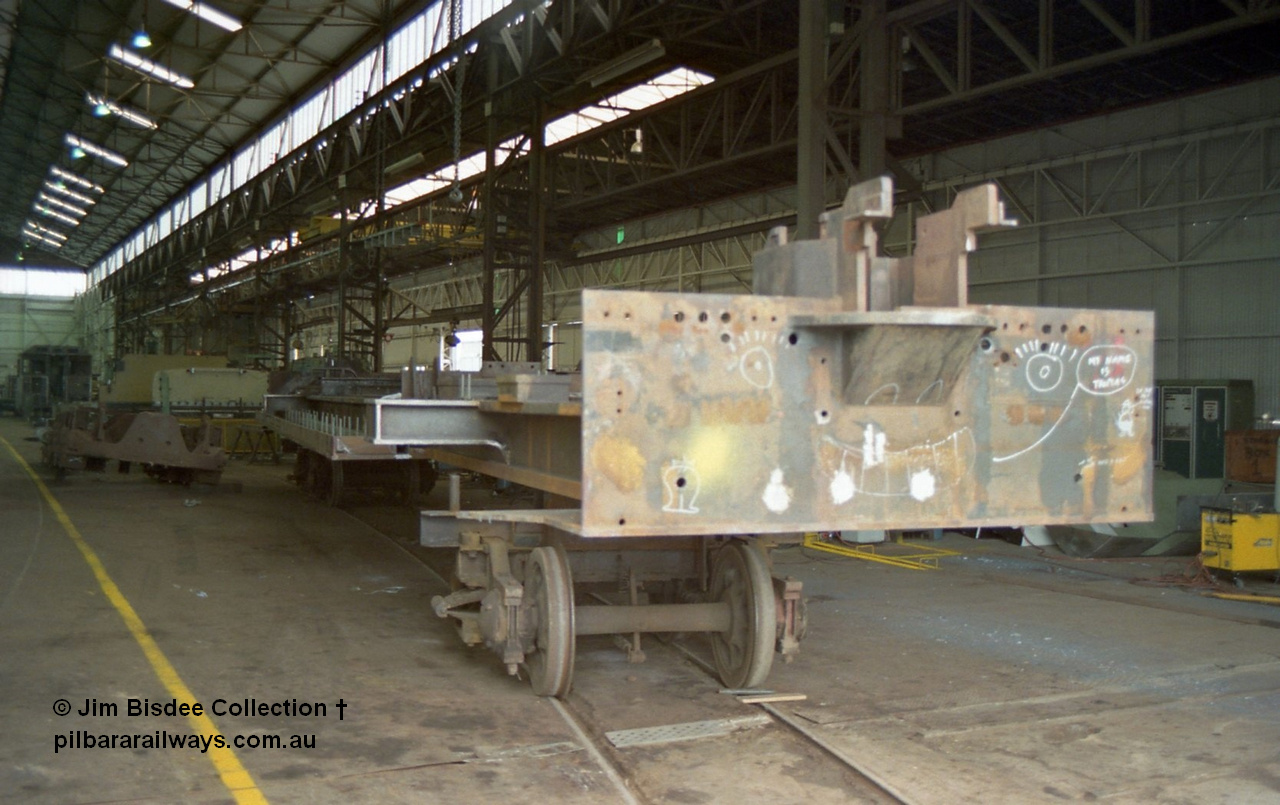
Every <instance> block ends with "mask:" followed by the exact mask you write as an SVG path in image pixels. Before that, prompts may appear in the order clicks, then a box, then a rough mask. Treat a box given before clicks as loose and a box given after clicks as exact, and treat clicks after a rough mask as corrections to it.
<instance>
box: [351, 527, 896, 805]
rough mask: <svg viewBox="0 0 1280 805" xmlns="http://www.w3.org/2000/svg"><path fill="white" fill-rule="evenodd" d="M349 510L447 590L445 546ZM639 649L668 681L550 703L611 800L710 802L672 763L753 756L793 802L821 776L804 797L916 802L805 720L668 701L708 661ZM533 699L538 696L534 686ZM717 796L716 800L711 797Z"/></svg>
mask: <svg viewBox="0 0 1280 805" xmlns="http://www.w3.org/2000/svg"><path fill="white" fill-rule="evenodd" d="M348 513H349V514H351V516H353V517H356V518H357V519H359V520H360V521H361V522H362V523H363V524H364V525H366V526H369V527H371V528H373V529H374V530H375V531H376V532H377V533H378V534H380V535H381V536H382V537H383V538H384V539H387V540H388V541H389V542H391V543H392V544H394V545H396V546H397V547H399V548H400V549H401V550H402V551H403V552H404V553H405V554H407V555H408V556H409V557H411V558H412V560H413V561H415V562H417V563H419V564H421V565H423V566H425V567H426V568H427V569H428V570H429V571H430V572H431V573H432V574H433V575H434V576H435V577H436V578H437V580H438V581H439V583H440V585H441V587H442V588H446V589H447V588H448V586H449V585H448V582H447V581H446V578H445V577H446V575H447V573H448V562H447V561H446V560H445V559H444V558H443V556H444V552H442V551H439V550H429V549H421V548H418V547H416V545H414V544H413V542H412V539H411V538H407V537H406V536H404V535H397V534H394V533H389V531H390V530H391V529H389V528H388V527H387V524H386V523H385V522H378V521H376V520H375V521H372V522H371V519H370V518H369V517H368V516H366V517H360V516H359V515H358V514H356V513H353V512H348ZM695 639H696V638H695ZM580 641H582V642H583V643H584V644H586V645H585V648H586V649H587V654H588V655H589V656H590V655H592V654H594V655H596V656H607V655H609V654H611V653H613V652H617V651H618V649H616V648H615V647H614V646H613V645H612V644H611V642H610V641H609V640H608V639H607V638H604V637H594V638H580ZM580 651H582V649H581V648H580ZM645 653H646V657H647V659H646V663H647V665H648V667H649V668H651V669H655V670H656V671H658V674H657V675H660V676H662V677H663V678H664V680H665V681H664V683H663V684H652V685H650V684H649V683H650V682H651V680H650V679H649V678H648V676H649V675H643V676H645V677H646V678H639V677H640V676H641V675H639V674H636V673H631V672H630V671H628V672H625V673H624V674H623V675H621V676H619V674H617V673H616V666H615V667H599V668H596V667H592V668H591V669H590V670H589V671H588V673H589V674H590V676H588V677H587V679H583V680H580V681H581V682H582V684H580V685H579V686H578V687H577V688H575V689H574V690H573V691H572V692H571V693H570V694H569V695H568V696H566V697H564V698H563V699H555V698H548V699H547V700H546V701H547V702H548V704H549V706H550V707H551V708H553V709H554V710H555V712H556V713H557V715H558V716H559V718H560V719H561V720H562V721H563V722H564V724H565V725H566V727H567V728H568V730H569V732H570V733H571V734H572V735H573V737H574V741H575V742H576V743H577V744H578V745H579V746H580V747H581V749H582V751H583V752H585V753H586V754H587V755H588V756H589V757H590V758H591V760H592V762H593V763H594V765H595V766H596V767H598V769H599V771H600V774H601V775H602V777H603V778H604V779H605V780H607V781H608V786H609V787H610V788H611V789H612V790H613V791H614V793H615V795H616V797H617V799H616V801H617V802H621V803H627V805H648V803H656V802H663V801H691V802H700V801H713V800H710V799H705V800H704V799H699V798H698V793H697V792H696V791H690V790H689V788H688V787H687V786H685V787H680V786H674V787H675V788H676V789H677V790H675V791H674V793H673V791H672V788H673V784H672V783H671V778H672V773H671V771H670V769H673V768H680V767H686V768H687V767H690V766H692V765H693V764H696V767H697V769H698V771H697V772H696V773H695V774H694V777H701V778H702V780H703V782H707V781H713V780H715V779H716V778H718V777H722V776H723V777H724V778H725V779H730V778H734V777H739V778H740V777H741V775H742V774H743V768H742V764H743V760H744V759H749V760H752V762H751V767H752V769H751V771H750V772H749V774H751V775H754V776H755V777H756V778H757V780H758V782H759V785H760V786H765V787H767V786H768V785H770V781H771V780H776V783H777V786H778V788H779V790H776V791H774V792H773V797H772V798H774V799H776V800H777V801H795V800H796V799H797V792H796V791H794V790H793V789H789V788H787V785H788V781H789V780H794V779H803V780H814V779H819V780H823V781H824V785H823V787H822V791H828V790H829V791H830V796H829V797H826V798H824V797H822V796H816V797H815V796H814V795H813V793H812V792H809V793H806V794H805V799H806V800H807V801H809V802H815V803H820V802H823V801H828V802H868V803H909V802H912V800H911V799H910V798H909V797H907V796H906V794H904V793H903V792H902V791H901V790H900V789H899V788H898V787H897V786H895V785H894V784H893V782H892V781H890V780H885V779H882V778H881V777H879V776H878V775H876V774H875V773H874V771H872V770H870V769H868V768H866V767H865V766H863V765H862V764H860V763H859V762H858V759H857V758H856V757H855V756H853V755H851V754H850V753H849V752H848V751H846V750H844V749H842V748H841V747H839V746H836V745H835V744H833V743H832V742H830V741H827V740H825V739H824V738H823V737H822V736H821V735H820V734H819V733H818V732H817V731H815V730H814V729H813V728H812V727H811V726H810V725H808V724H807V723H806V722H805V721H804V720H803V719H801V718H798V717H797V716H795V715H792V714H790V713H788V712H787V711H786V710H784V709H782V708H780V707H777V706H775V705H773V704H769V703H762V704H750V705H748V704H742V703H740V702H739V701H738V699H737V698H735V697H733V696H728V695H720V694H719V693H715V695H714V696H701V697H700V698H699V699H698V700H697V701H688V702H686V701H684V700H674V701H673V697H672V696H671V695H670V692H669V691H670V690H672V689H681V688H683V689H686V690H687V689H700V690H703V691H707V692H712V691H718V690H719V689H720V683H719V681H718V679H717V676H716V671H715V668H714V666H713V665H712V663H711V662H709V661H708V659H706V658H704V657H702V656H700V654H699V652H698V651H697V650H696V649H695V648H694V647H692V646H690V645H689V644H688V643H687V642H686V641H684V640H682V639H680V638H679V637H669V638H664V639H661V640H658V639H652V638H651V639H649V640H648V643H647V645H646V652H645ZM476 659H477V661H478V662H483V661H485V660H486V659H487V657H486V656H485V655H484V654H483V653H481V654H478V655H477V658H476ZM607 664H608V663H600V665H602V666H603V665H607ZM623 667H624V668H627V669H637V668H639V666H631V665H625V666H623ZM529 695H530V696H533V695H534V694H533V692H532V691H530V693H529ZM624 695H625V697H627V698H631V699H639V700H645V701H652V702H655V703H657V706H655V707H653V708H645V709H647V710H649V711H650V712H648V713H645V715H646V716H648V717H650V718H653V717H657V716H658V715H661V717H662V718H661V720H662V721H664V722H667V723H665V724H664V725H660V726H657V727H644V728H641V729H633V728H632V727H633V726H634V724H635V723H636V722H635V721H634V720H632V719H631V718H628V716H630V715H634V713H629V712H624V713H620V712H617V711H618V708H617V707H616V706H615V700H616V699H617V698H619V697H622V696H624ZM709 716H711V717H709ZM645 723H651V722H650V721H646V722H645ZM717 742H719V744H717ZM739 798H740V799H741V797H739ZM714 801H720V798H719V797H718V796H717V797H716V799H715V800H714ZM744 801H746V800H745V799H744Z"/></svg>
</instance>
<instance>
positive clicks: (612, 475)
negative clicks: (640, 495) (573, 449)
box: [591, 436, 648, 493]
mask: <svg viewBox="0 0 1280 805" xmlns="http://www.w3.org/2000/svg"><path fill="white" fill-rule="evenodd" d="M647 463H648V462H647V461H646V460H645V457H644V454H643V453H641V452H640V449H639V448H638V447H636V446H635V444H633V443H632V442H631V441H629V440H628V439H625V438H622V437H618V436H603V437H601V438H599V439H596V441H595V443H594V444H593V445H592V446H591V465H592V467H593V468H594V469H595V470H597V471H599V473H600V474H601V475H603V476H604V477H606V478H608V479H609V480H610V481H612V482H613V485H614V486H616V487H617V488H618V490H619V491H621V492H625V493H630V492H634V491H636V490H637V489H639V488H640V485H641V483H643V481H644V471H645V464H647Z"/></svg>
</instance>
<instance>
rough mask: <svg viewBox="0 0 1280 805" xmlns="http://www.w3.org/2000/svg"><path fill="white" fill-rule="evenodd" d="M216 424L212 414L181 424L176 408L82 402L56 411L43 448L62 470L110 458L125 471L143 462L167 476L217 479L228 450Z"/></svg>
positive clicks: (98, 466)
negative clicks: (110, 407) (116, 407)
mask: <svg viewBox="0 0 1280 805" xmlns="http://www.w3.org/2000/svg"><path fill="white" fill-rule="evenodd" d="M215 430H216V428H215V426H214V425H213V424H212V422H211V421H210V420H209V419H207V418H203V419H202V421H201V423H200V425H198V426H194V427H193V426H184V425H182V424H181V423H180V422H179V421H178V418H177V417H176V416H173V415H172V414H162V413H159V412H156V411H139V412H136V413H134V412H120V413H109V412H108V411H107V410H106V408H105V407H102V406H98V405H77V406H72V407H68V408H64V409H62V410H60V411H59V412H58V413H57V414H56V415H55V417H54V419H53V422H52V423H51V424H50V427H49V430H48V432H47V433H46V434H45V437H44V440H45V443H44V445H43V447H42V453H43V459H44V463H45V464H46V466H49V467H52V468H54V469H55V470H58V471H59V472H62V471H65V470H69V469H86V468H92V469H103V468H105V465H106V462H108V461H117V462H119V469H120V471H121V472H128V469H129V467H130V465H132V464H140V465H142V466H143V467H144V469H145V470H146V472H147V474H148V475H154V476H157V477H159V478H161V479H162V480H170V481H178V482H181V483H190V482H191V481H199V482H202V483H216V482H217V481H218V479H219V478H220V477H221V475H222V469H223V467H225V466H226V464H227V454H226V451H224V450H223V449H222V447H221V446H220V444H215V441H216V442H219V443H220V442H221V438H220V437H219V438H217V439H216V440H215V438H214V431H215ZM193 431H194V433H193ZM188 436H190V437H191V438H190V439H188Z"/></svg>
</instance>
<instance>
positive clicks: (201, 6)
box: [164, 0, 244, 33]
mask: <svg viewBox="0 0 1280 805" xmlns="http://www.w3.org/2000/svg"><path fill="white" fill-rule="evenodd" d="M164 1H165V2H166V3H168V4H169V5H171V6H176V7H177V8H180V9H182V10H183V11H186V12H189V13H191V14H195V15H196V16H197V17H199V18H200V19H202V20H204V21H205V22H209V23H213V24H214V25H216V26H218V27H219V28H222V29H223V30H226V31H230V32H231V33H235V32H236V31H238V30H240V29H241V28H243V27H244V26H243V25H241V24H240V20H238V19H236V18H235V17H233V16H231V15H230V14H227V13H226V12H223V11H219V10H218V9H216V8H214V7H213V6H211V5H209V4H207V3H201V2H200V0H194V2H193V0H164Z"/></svg>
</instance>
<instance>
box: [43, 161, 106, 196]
mask: <svg viewBox="0 0 1280 805" xmlns="http://www.w3.org/2000/svg"><path fill="white" fill-rule="evenodd" d="M49 172H50V173H52V174H53V175H54V176H57V177H58V178H59V179H61V180H62V181H64V182H70V183H71V184H73V185H75V186H76V187H80V188H83V189H85V190H92V191H93V192H95V193H105V192H107V188H105V187H103V186H102V185H100V184H97V183H95V182H91V181H89V180H88V179H86V178H84V177H83V176H81V175H80V174H78V173H72V172H71V171H69V170H67V169H66V168H60V167H58V166H57V165H50V166H49Z"/></svg>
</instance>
